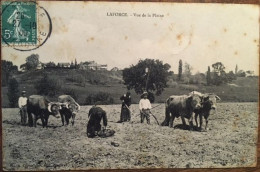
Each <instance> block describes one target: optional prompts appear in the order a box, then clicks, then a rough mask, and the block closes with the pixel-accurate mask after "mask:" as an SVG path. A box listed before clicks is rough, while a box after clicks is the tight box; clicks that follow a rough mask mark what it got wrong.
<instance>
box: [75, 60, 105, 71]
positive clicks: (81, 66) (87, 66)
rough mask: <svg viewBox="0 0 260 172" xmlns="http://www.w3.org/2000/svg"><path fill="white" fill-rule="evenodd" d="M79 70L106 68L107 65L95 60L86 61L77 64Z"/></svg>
mask: <svg viewBox="0 0 260 172" xmlns="http://www.w3.org/2000/svg"><path fill="white" fill-rule="evenodd" d="M79 69H81V70H107V65H106V64H105V65H102V64H98V63H96V62H95V61H86V62H81V63H80V64H79Z"/></svg>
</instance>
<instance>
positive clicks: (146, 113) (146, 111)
mask: <svg viewBox="0 0 260 172" xmlns="http://www.w3.org/2000/svg"><path fill="white" fill-rule="evenodd" d="M147 96H148V93H147V92H146V91H145V92H144V93H143V94H142V96H141V100H140V102H139V109H140V113H141V123H143V122H144V118H146V121H147V124H150V114H151V111H150V109H151V108H152V106H151V103H150V100H149V99H148V98H147Z"/></svg>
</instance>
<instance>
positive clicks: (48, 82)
mask: <svg viewBox="0 0 260 172" xmlns="http://www.w3.org/2000/svg"><path fill="white" fill-rule="evenodd" d="M61 86H62V82H61V81H60V80H59V79H57V78H55V77H49V76H48V75H47V74H44V75H43V78H42V79H40V81H39V82H37V83H36V84H35V86H34V87H35V89H36V90H37V93H38V94H40V95H45V96H50V97H54V96H56V95H57V94H58V92H59V90H61Z"/></svg>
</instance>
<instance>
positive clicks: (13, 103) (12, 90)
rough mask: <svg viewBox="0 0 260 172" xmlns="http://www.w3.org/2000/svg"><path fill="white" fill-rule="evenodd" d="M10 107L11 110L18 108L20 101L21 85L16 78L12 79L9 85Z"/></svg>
mask: <svg viewBox="0 0 260 172" xmlns="http://www.w3.org/2000/svg"><path fill="white" fill-rule="evenodd" d="M7 96H8V99H9V106H10V107H11V108H14V107H17V103H18V99H19V84H18V82H17V80H16V79H15V78H12V79H10V81H9V83H8V93H7Z"/></svg>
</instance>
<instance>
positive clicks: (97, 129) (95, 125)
mask: <svg viewBox="0 0 260 172" xmlns="http://www.w3.org/2000/svg"><path fill="white" fill-rule="evenodd" d="M88 117H89V121H88V124H87V136H88V137H90V138H93V137H95V136H99V137H109V136H112V135H114V133H115V131H114V130H109V129H106V126H107V115H106V112H105V111H104V110H103V109H102V108H101V107H98V106H96V105H95V106H93V107H92V108H91V109H90V110H89V114H88ZM102 119H103V125H104V128H103V129H101V125H100V122H101V120H102Z"/></svg>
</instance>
